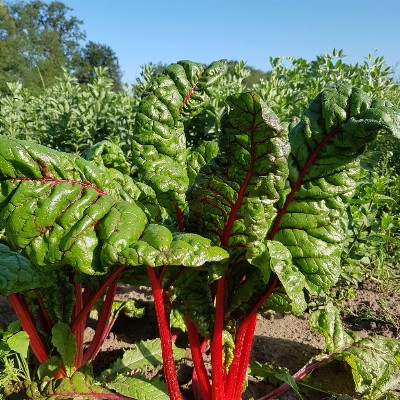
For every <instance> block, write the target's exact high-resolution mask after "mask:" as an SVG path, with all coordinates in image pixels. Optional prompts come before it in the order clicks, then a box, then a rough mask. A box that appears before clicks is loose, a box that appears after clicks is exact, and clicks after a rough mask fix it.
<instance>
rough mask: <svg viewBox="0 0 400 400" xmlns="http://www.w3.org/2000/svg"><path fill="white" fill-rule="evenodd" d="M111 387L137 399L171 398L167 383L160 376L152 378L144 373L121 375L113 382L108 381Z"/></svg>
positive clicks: (159, 399) (163, 399)
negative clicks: (148, 377) (149, 378)
mask: <svg viewBox="0 0 400 400" xmlns="http://www.w3.org/2000/svg"><path fill="white" fill-rule="evenodd" d="M106 386H107V387H108V388H109V389H112V390H115V391H116V392H117V393H119V394H122V395H124V396H129V397H131V398H132V399H137V400H169V395H168V391H167V387H166V386H165V383H164V382H163V381H161V380H160V379H159V378H157V377H156V378H153V379H151V380H148V379H146V378H145V377H144V376H142V375H135V376H123V375H119V376H118V377H117V379H116V380H115V381H113V382H110V383H107V384H106Z"/></svg>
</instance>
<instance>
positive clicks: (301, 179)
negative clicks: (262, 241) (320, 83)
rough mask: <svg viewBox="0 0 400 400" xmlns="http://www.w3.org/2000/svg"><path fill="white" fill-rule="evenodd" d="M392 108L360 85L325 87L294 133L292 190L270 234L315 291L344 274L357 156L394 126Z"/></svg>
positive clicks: (328, 285)
mask: <svg viewBox="0 0 400 400" xmlns="http://www.w3.org/2000/svg"><path fill="white" fill-rule="evenodd" d="M390 113H391V112H390V111H389V110H388V109H387V108H386V107H385V105H383V104H381V103H379V102H377V101H374V100H371V99H370V98H369V97H368V96H367V95H366V94H365V93H363V92H362V91H361V90H359V89H355V88H352V87H351V86H348V85H338V86H334V87H329V88H327V89H326V90H324V91H323V92H321V93H320V94H319V95H318V96H317V97H316V98H315V99H314V100H313V101H312V102H311V104H310V106H309V107H308V109H307V110H306V111H305V113H304V115H303V116H302V118H301V121H300V123H299V124H298V125H297V126H295V127H294V128H293V129H292V130H291V132H290V134H289V140H290V145H291V154H290V157H289V167H290V168H289V170H290V173H289V177H288V180H289V183H290V191H289V193H288V194H287V196H286V198H285V199H284V200H282V202H281V204H280V207H279V209H278V213H277V216H276V218H275V221H274V224H273V226H272V229H271V231H270V232H269V234H268V238H269V239H274V240H277V241H279V242H281V243H282V244H284V245H285V246H286V247H287V248H288V249H289V251H290V252H291V254H292V261H293V264H294V265H295V266H296V268H297V269H298V270H299V271H300V272H301V273H302V274H303V275H304V276H305V278H306V288H307V289H308V290H309V291H310V292H311V293H317V292H319V291H321V290H324V289H326V288H328V287H330V286H332V285H333V284H334V283H335V282H336V280H337V278H338V276H339V261H340V260H339V258H340V254H341V247H342V243H343V239H344V236H345V232H346V218H347V216H346V207H347V203H348V200H349V198H350V197H351V196H352V194H353V191H354V188H355V184H356V179H357V172H358V167H357V158H358V156H359V155H360V154H361V153H362V152H363V151H364V149H365V147H366V145H367V144H368V143H369V142H370V141H372V140H373V139H374V138H375V137H376V135H377V134H378V133H379V132H381V131H389V132H390V131H392V128H393V127H392V126H391V120H390V118H388V115H389V114H390Z"/></svg>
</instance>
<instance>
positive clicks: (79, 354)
mask: <svg viewBox="0 0 400 400" xmlns="http://www.w3.org/2000/svg"><path fill="white" fill-rule="evenodd" d="M76 274H77V273H76ZM74 285H75V305H74V319H75V318H76V317H77V316H78V314H79V313H80V312H81V311H82V308H83V296H82V284H81V283H80V282H75V284H74ZM85 325H86V319H83V320H82V321H81V322H80V323H79V324H78V326H77V328H76V330H75V337H76V349H77V351H76V357H75V368H77V369H78V368H79V367H80V366H81V365H82V359H83V334H84V331H85Z"/></svg>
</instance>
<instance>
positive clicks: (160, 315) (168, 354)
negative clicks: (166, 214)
mask: <svg viewBox="0 0 400 400" xmlns="http://www.w3.org/2000/svg"><path fill="white" fill-rule="evenodd" d="M147 275H148V277H149V280H150V284H151V289H152V291H153V296H154V308H155V311H156V316H157V323H158V330H159V334H160V339H161V351H162V359H163V366H164V375H165V381H166V385H167V389H168V394H169V397H170V399H171V400H183V397H182V394H181V391H180V389H179V383H178V376H177V374H176V369H175V361H174V355H173V352H172V339H171V332H170V330H169V325H168V322H167V317H166V315H165V308H164V302H163V290H162V288H161V285H160V281H159V280H158V278H157V276H156V273H155V271H154V269H153V268H152V267H150V266H147Z"/></svg>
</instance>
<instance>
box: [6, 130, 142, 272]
mask: <svg viewBox="0 0 400 400" xmlns="http://www.w3.org/2000/svg"><path fill="white" fill-rule="evenodd" d="M0 180H1V187H2V194H1V196H0V222H1V224H2V225H3V226H4V228H5V234H6V237H7V240H8V242H9V243H10V244H11V245H12V246H13V247H14V248H15V249H17V250H21V251H22V252H23V254H24V255H26V256H28V257H29V258H30V260H31V261H32V262H34V263H35V264H37V265H38V266H43V267H48V268H56V267H60V266H63V265H65V264H69V265H71V266H72V267H74V268H76V269H79V270H81V271H84V272H86V273H88V274H95V273H103V272H105V271H106V270H107V268H108V267H110V266H111V265H113V264H114V263H115V262H116V261H117V258H116V256H117V255H118V252H120V251H121V250H122V249H123V248H125V247H128V246H129V245H131V244H132V243H133V242H134V241H136V240H137V239H138V238H139V236H140V234H141V233H142V231H143V229H144V226H145V224H146V223H147V218H146V216H145V214H144V212H143V211H142V209H141V206H140V205H138V204H137V203H136V202H135V200H133V199H131V200H130V201H122V200H120V199H121V193H124V190H123V189H122V187H121V186H120V185H119V184H118V182H115V181H113V179H112V175H110V174H109V172H108V170H107V169H106V168H104V167H101V166H95V165H93V164H91V163H90V162H88V161H86V160H84V159H82V158H79V157H78V156H76V155H72V154H65V153H60V152H57V151H54V150H51V149H48V148H45V147H43V146H40V145H37V144H34V143H28V142H24V141H17V140H14V139H10V138H5V137H0Z"/></svg>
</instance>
